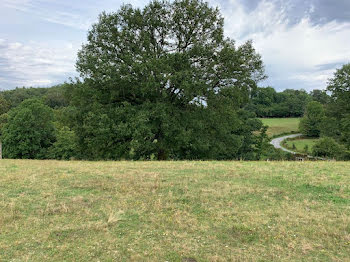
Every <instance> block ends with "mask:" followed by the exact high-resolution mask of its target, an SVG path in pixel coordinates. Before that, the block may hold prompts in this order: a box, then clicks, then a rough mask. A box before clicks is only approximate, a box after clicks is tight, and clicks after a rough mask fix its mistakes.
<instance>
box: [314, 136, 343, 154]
mask: <svg viewBox="0 0 350 262" xmlns="http://www.w3.org/2000/svg"><path fill="white" fill-rule="evenodd" d="M312 151H313V154H314V155H315V156H319V157H327V158H335V159H344V158H347V157H348V155H349V153H348V152H346V149H345V147H344V146H343V145H340V144H338V143H337V142H336V141H335V140H334V139H333V138H330V137H323V138H321V139H320V140H319V141H317V142H316V144H315V145H314V146H313V148H312Z"/></svg>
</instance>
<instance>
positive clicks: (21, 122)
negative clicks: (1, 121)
mask: <svg viewBox="0 0 350 262" xmlns="http://www.w3.org/2000/svg"><path fill="white" fill-rule="evenodd" d="M52 120H53V112H52V110H51V108H49V107H48V106H46V105H44V104H43V103H42V102H41V101H40V100H37V99H27V100H25V101H23V102H22V103H21V104H20V105H19V106H18V107H16V108H15V109H13V110H11V111H10V112H9V114H8V120H7V121H8V122H7V123H6V124H5V125H4V126H3V128H2V142H3V144H4V145H5V146H4V156H5V157H8V158H24V159H42V158H46V156H47V150H48V148H49V147H50V146H51V144H52V142H53V141H54V126H53V122H52Z"/></svg>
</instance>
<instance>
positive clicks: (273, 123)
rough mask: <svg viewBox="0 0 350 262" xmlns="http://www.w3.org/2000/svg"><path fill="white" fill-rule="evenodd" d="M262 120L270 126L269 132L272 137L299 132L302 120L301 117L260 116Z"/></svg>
mask: <svg viewBox="0 0 350 262" xmlns="http://www.w3.org/2000/svg"><path fill="white" fill-rule="evenodd" d="M260 120H261V121H262V122H263V123H264V125H267V126H269V128H268V130H267V134H268V136H270V137H273V136H278V135H281V134H290V133H297V132H298V129H299V122H300V118H260Z"/></svg>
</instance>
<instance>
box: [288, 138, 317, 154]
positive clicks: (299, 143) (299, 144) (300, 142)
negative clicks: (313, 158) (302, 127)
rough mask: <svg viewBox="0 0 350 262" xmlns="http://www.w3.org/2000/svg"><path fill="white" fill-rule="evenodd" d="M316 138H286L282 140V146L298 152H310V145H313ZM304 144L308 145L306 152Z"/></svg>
mask: <svg viewBox="0 0 350 262" xmlns="http://www.w3.org/2000/svg"><path fill="white" fill-rule="evenodd" d="M318 140H319V138H306V137H300V138H294V139H287V140H285V141H284V142H283V146H284V147H286V148H288V149H290V150H294V151H296V152H299V153H309V154H312V147H313V146H314V145H315V143H316V142H317V141H318ZM293 144H294V145H295V149H294V148H293ZM305 146H308V151H307V152H306V151H305Z"/></svg>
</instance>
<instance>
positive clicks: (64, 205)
mask: <svg viewBox="0 0 350 262" xmlns="http://www.w3.org/2000/svg"><path fill="white" fill-rule="evenodd" d="M349 170H350V163H346V162H300V163H299V162H78V161H77V162H75V161H72V162H64V161H62V162H59V161H26V160H2V161H0V174H1V175H0V228H1V233H0V260H1V261H48V260H50V261H98V260H99V261H232V260H242V261H273V260H275V261H302V260H303V261H346V260H347V259H348V258H349V256H348V255H349V253H350V227H349V225H350V209H349V205H350V187H349V185H350V171H349Z"/></svg>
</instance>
